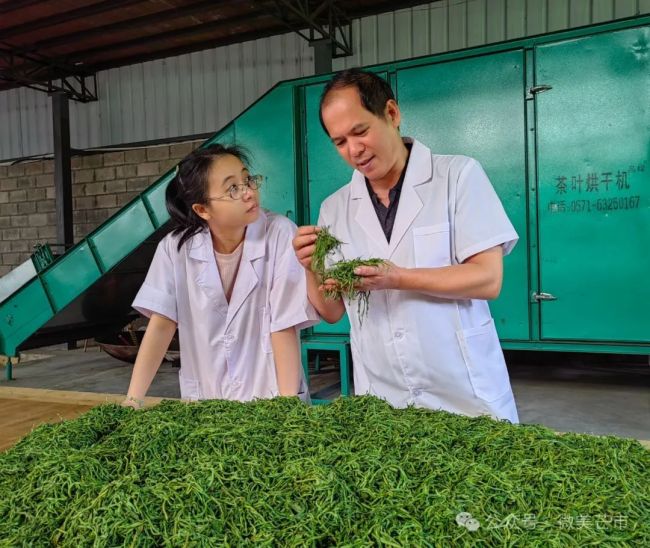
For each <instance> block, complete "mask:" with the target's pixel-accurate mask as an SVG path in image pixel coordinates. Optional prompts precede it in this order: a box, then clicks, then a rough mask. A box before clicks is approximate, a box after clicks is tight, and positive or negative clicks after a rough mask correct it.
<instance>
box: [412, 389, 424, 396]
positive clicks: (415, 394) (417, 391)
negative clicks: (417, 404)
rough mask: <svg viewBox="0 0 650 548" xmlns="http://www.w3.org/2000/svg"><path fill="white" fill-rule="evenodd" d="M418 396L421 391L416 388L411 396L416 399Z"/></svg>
mask: <svg viewBox="0 0 650 548" xmlns="http://www.w3.org/2000/svg"><path fill="white" fill-rule="evenodd" d="M420 394H422V390H420V389H419V388H416V389H415V390H413V395H414V396H415V397H416V398H417V397H418V396H419V395H420Z"/></svg>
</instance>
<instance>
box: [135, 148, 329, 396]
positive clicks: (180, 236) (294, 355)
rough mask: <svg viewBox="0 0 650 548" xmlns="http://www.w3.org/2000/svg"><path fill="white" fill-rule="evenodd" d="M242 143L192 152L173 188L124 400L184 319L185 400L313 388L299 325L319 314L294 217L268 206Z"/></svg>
mask: <svg viewBox="0 0 650 548" xmlns="http://www.w3.org/2000/svg"><path fill="white" fill-rule="evenodd" d="M247 164H248V160H247V157H246V155H245V154H244V152H243V151H242V150H241V149H240V148H238V147H234V146H231V147H225V146H222V145H211V146H209V147H206V148H203V149H199V150H196V151H194V152H193V153H192V154H190V155H189V156H188V157H187V158H185V159H184V160H183V161H182V162H181V163H180V164H179V167H178V171H177V175H176V177H175V178H174V179H173V180H172V181H171V182H170V184H169V186H168V187H167V193H166V203H167V210H168V211H169V214H170V216H171V218H172V221H173V222H174V225H175V226H174V229H173V230H172V232H171V233H170V234H168V235H167V236H166V237H165V238H163V240H162V241H161V242H160V243H159V244H158V248H157V250H156V253H155V255H154V258H153V261H152V263H151V267H150V268H149V272H148V274H147V277H146V279H145V281H144V284H143V285H142V287H141V289H140V291H139V292H138V295H137V296H136V298H135V301H134V302H133V307H134V308H135V309H136V310H138V311H139V312H141V313H142V314H144V315H145V316H148V317H150V321H149V325H148V327H147V330H146V333H145V336H144V339H143V341H142V345H141V348H140V351H139V353H138V357H137V359H136V362H135V366H134V369H133V374H132V377H131V383H130V385H129V390H128V393H127V398H126V400H125V401H124V403H123V405H129V406H131V407H134V408H139V407H142V405H143V404H144V401H143V399H144V396H145V394H146V392H147V390H148V388H149V386H150V384H151V381H152V380H153V378H154V376H155V374H156V372H157V370H158V368H159V367H160V363H161V362H162V359H163V357H164V354H165V351H166V350H167V347H168V346H169V343H170V341H171V339H172V337H173V335H174V333H175V331H176V328H177V327H178V331H179V337H180V349H181V370H180V372H179V379H180V389H181V397H182V398H183V399H190V400H198V399H215V398H218V399H231V400H240V401H246V400H250V399H253V398H270V397H274V396H278V395H280V396H295V395H299V396H301V397H302V398H303V399H305V400H307V399H308V397H309V395H308V391H307V388H306V383H305V381H304V375H303V370H302V366H301V363H300V333H299V331H300V329H302V328H305V327H308V326H310V325H313V324H314V323H317V321H318V315H317V314H316V312H315V310H314V309H313V308H312V307H311V305H310V304H309V302H308V300H307V289H306V284H305V276H304V273H303V272H302V269H301V267H300V264H299V263H298V261H297V259H296V258H295V254H294V253H293V249H292V246H291V241H292V239H293V235H294V232H295V230H296V227H295V225H294V224H293V223H292V222H291V221H290V220H289V219H287V218H285V217H282V216H279V215H276V214H274V213H271V212H266V211H263V210H262V209H261V208H260V204H259V193H258V189H259V187H260V183H261V176H259V175H250V174H249V171H248V168H247Z"/></svg>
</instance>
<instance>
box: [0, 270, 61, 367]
mask: <svg viewBox="0 0 650 548" xmlns="http://www.w3.org/2000/svg"><path fill="white" fill-rule="evenodd" d="M53 316H54V313H53V311H52V306H51V305H50V302H49V300H48V298H47V294H46V293H45V289H44V288H43V284H42V283H41V280H40V279H39V278H34V279H33V280H32V281H31V282H29V283H28V284H27V285H25V286H24V287H22V288H21V289H19V290H18V292H17V293H15V294H14V295H12V296H11V297H10V298H9V299H8V300H7V301H5V302H3V303H2V304H1V305H0V334H1V337H2V338H1V340H0V344H1V345H2V353H3V354H5V355H7V356H14V355H15V354H16V348H17V347H18V345H19V344H20V343H22V342H23V341H24V340H25V339H27V337H29V336H30V335H31V334H32V333H34V332H35V331H36V330H37V329H38V328H39V327H41V326H42V325H43V324H44V323H45V322H47V321H48V320H49V319H50V318H52V317H53Z"/></svg>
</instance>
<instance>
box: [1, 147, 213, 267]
mask: <svg viewBox="0 0 650 548" xmlns="http://www.w3.org/2000/svg"><path fill="white" fill-rule="evenodd" d="M200 143H201V141H188V142H184V143H176V144H171V145H159V146H151V147H146V148H137V149H131V150H124V151H119V152H101V153H94V154H87V155H83V156H75V157H73V158H72V196H73V198H72V199H73V224H74V240H75V242H77V241H79V240H81V239H83V238H84V237H85V236H86V235H87V234H88V233H89V232H91V231H92V230H93V229H95V228H96V227H97V226H99V225H100V224H101V223H103V222H104V221H105V220H106V219H108V218H109V217H110V216H111V215H113V214H114V213H116V212H117V211H119V210H120V209H121V208H122V206H124V205H125V204H126V203H127V202H129V201H131V200H132V199H133V198H134V197H135V196H137V195H138V194H140V193H141V192H142V191H143V190H144V189H145V188H147V187H148V186H149V185H150V184H151V183H153V182H154V181H155V180H156V179H157V178H158V177H160V176H161V175H162V174H163V173H165V172H166V171H167V170H169V169H171V168H172V167H174V166H175V165H176V164H177V163H178V162H179V160H181V159H182V158H184V157H185V156H186V155H187V154H189V153H190V152H191V151H192V150H193V149H194V148H195V147H197V146H198V145H199V144H200ZM55 207H56V206H55V202H54V162H53V160H38V161H30V162H22V163H18V164H14V165H9V166H6V165H5V166H1V165H0V276H3V275H4V274H6V273H7V272H9V271H10V270H11V269H12V268H14V267H16V266H18V265H19V264H21V263H22V262H24V261H25V260H27V259H28V258H29V256H30V254H31V252H32V249H33V247H34V245H36V244H37V243H56V213H55V211H56V209H55ZM53 250H54V248H53Z"/></svg>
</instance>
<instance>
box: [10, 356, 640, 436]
mask: <svg viewBox="0 0 650 548" xmlns="http://www.w3.org/2000/svg"><path fill="white" fill-rule="evenodd" d="M506 359H507V361H508V368H509V371H510V378H511V382H512V387H513V391H514V393H515V399H516V401H517V407H518V409H519V417H520V420H521V422H522V423H527V424H543V425H545V426H548V427H550V428H552V429H554V430H557V431H560V432H585V433H593V434H614V435H617V436H623V437H631V438H636V439H642V440H650V365H649V364H648V357H647V356H599V355H593V354H557V353H529V352H511V353H507V354H506ZM321 361H322V364H323V366H322V369H321V372H320V373H319V374H314V375H313V376H312V395H315V396H316V397H325V398H329V397H334V396H336V395H337V394H338V390H339V386H338V370H337V365H336V362H335V360H334V359H332V358H331V357H330V356H328V355H327V354H324V356H323V359H322V360H321ZM131 368H132V366H131V365H130V364H128V363H124V362H120V361H118V360H116V359H114V358H112V357H110V356H108V355H107V354H105V353H104V352H102V351H100V350H99V348H98V347H89V348H88V350H87V351H86V352H84V351H83V350H82V349H79V350H71V351H68V350H64V349H63V348H62V347H48V348H43V349H36V350H33V351H29V352H27V353H26V354H25V356H24V359H23V361H22V363H20V364H19V365H17V366H15V367H14V377H15V380H13V381H6V380H5V379H4V375H3V376H2V380H1V381H0V388H1V387H21V388H47V389H54V390H76V391H84V392H102V393H112V394H122V393H125V392H126V390H127V388H128V384H129V380H130V376H131ZM177 373H178V369H177V368H175V367H173V366H172V365H171V363H169V362H163V364H162V366H161V368H160V370H159V372H158V374H157V375H156V377H155V379H154V382H153V384H152V386H151V389H150V390H149V393H148V395H149V396H158V397H171V398H178V397H179V396H180V393H179V388H178V377H177Z"/></svg>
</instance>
